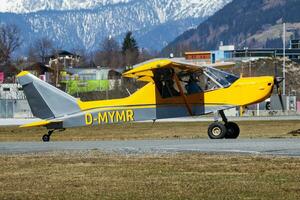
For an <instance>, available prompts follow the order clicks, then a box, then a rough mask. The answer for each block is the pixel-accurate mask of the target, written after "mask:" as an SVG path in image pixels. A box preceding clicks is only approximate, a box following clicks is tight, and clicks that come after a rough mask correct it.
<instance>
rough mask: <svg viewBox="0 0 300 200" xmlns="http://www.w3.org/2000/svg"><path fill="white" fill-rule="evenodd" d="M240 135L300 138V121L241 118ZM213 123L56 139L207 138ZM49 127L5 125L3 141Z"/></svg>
mask: <svg viewBox="0 0 300 200" xmlns="http://www.w3.org/2000/svg"><path fill="white" fill-rule="evenodd" d="M238 124H239V126H240V129H241V134H240V138H284V137H296V136H297V134H295V135H294V136H293V135H291V134H288V133H289V132H291V131H295V130H299V129H300V121H241V122H238ZM208 125H209V122H176V123H175V122H160V123H155V124H154V125H152V123H133V124H118V125H103V126H95V127H82V128H73V129H67V130H66V131H64V132H55V133H54V134H53V135H52V137H51V140H52V141H65V140H71V141H72V140H73V141H81V140H130V139H168V138H207V127H208ZM45 133H46V129H45V128H29V129H20V128H18V127H1V126H0V141H40V140H41V136H42V135H43V134H45Z"/></svg>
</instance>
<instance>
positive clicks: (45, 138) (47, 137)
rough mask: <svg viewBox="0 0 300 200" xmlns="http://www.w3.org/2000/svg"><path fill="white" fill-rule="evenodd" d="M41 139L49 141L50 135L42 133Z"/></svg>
mask: <svg viewBox="0 0 300 200" xmlns="http://www.w3.org/2000/svg"><path fill="white" fill-rule="evenodd" d="M42 140H43V141H44V142H49V141H50V136H49V135H48V134H45V135H43V137H42Z"/></svg>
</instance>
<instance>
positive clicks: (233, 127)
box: [207, 110, 240, 139]
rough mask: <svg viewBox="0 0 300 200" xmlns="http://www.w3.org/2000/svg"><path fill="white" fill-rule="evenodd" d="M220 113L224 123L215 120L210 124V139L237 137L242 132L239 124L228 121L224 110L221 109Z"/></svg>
mask: <svg viewBox="0 0 300 200" xmlns="http://www.w3.org/2000/svg"><path fill="white" fill-rule="evenodd" d="M219 114H220V115H221V117H222V120H223V122H224V124H223V123H220V122H218V121H215V122H214V123H212V124H211V125H209V127H208V130H207V133H208V137H209V138H210V139H223V138H227V139H236V138H237V137H238V136H239V134H240V128H239V126H238V125H237V124H236V123H234V122H228V120H227V118H226V116H225V114H224V111H223V110H221V111H219Z"/></svg>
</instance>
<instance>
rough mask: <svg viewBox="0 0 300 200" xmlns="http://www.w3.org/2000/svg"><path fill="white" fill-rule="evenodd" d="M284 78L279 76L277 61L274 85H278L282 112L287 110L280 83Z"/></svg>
mask: <svg viewBox="0 0 300 200" xmlns="http://www.w3.org/2000/svg"><path fill="white" fill-rule="evenodd" d="M283 79H284V78H283V77H280V76H278V70H277V62H276V63H275V77H274V85H276V89H277V94H278V98H279V101H280V105H281V109H282V112H284V111H285V108H284V104H283V99H282V94H281V88H280V83H281V82H282V81H283Z"/></svg>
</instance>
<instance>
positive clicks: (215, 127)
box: [207, 122, 227, 139]
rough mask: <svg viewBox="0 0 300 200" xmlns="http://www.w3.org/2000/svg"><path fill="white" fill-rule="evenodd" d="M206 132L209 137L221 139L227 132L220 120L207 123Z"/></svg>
mask: <svg viewBox="0 0 300 200" xmlns="http://www.w3.org/2000/svg"><path fill="white" fill-rule="evenodd" d="M207 133H208V137H209V138H210V139H223V138H224V137H225V135H226V133H227V129H226V127H225V126H224V125H223V124H221V123H220V122H214V123H212V124H211V125H209V127H208V130H207Z"/></svg>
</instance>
